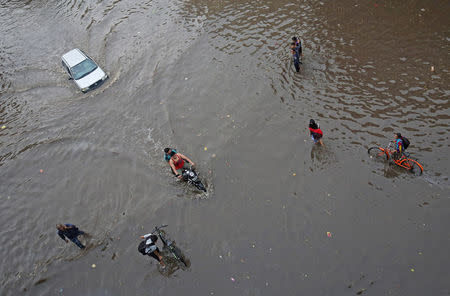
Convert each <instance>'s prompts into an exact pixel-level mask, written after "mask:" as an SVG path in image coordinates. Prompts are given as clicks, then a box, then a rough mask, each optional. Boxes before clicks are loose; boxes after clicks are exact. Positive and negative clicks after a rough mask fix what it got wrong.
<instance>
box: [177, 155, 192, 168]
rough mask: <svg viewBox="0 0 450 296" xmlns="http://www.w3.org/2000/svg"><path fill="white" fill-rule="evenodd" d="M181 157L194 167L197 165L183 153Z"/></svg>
mask: <svg viewBox="0 0 450 296" xmlns="http://www.w3.org/2000/svg"><path fill="white" fill-rule="evenodd" d="M178 154H179V155H180V157H181V158H183V159H184V160H187V162H189V163H190V164H191V165H192V166H195V163H194V162H193V161H192V160H190V159H189V158H188V157H187V156H186V155H183V154H181V153H178Z"/></svg>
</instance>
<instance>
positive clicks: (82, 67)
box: [70, 59, 97, 80]
mask: <svg viewBox="0 0 450 296" xmlns="http://www.w3.org/2000/svg"><path fill="white" fill-rule="evenodd" d="M95 69H97V65H96V64H95V63H94V61H93V60H91V59H86V60H84V61H82V62H81V63H79V64H77V65H75V66H73V67H72V69H70V70H71V72H72V75H73V79H75V80H78V79H81V78H83V77H84V76H86V75H88V74H89V73H91V72H92V71H94V70H95Z"/></svg>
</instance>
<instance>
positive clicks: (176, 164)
mask: <svg viewBox="0 0 450 296" xmlns="http://www.w3.org/2000/svg"><path fill="white" fill-rule="evenodd" d="M186 161H187V162H188V163H190V164H191V165H192V166H195V164H194V162H193V161H192V160H190V159H189V158H188V157H187V156H186V155H183V154H181V153H176V154H174V155H173V156H172V157H171V158H170V160H169V165H170V168H171V169H172V173H173V174H174V175H175V176H176V177H177V178H178V179H181V178H182V176H181V174H180V173H178V170H181V169H182V168H183V167H184V165H185V164H186Z"/></svg>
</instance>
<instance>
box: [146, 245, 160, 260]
mask: <svg viewBox="0 0 450 296" xmlns="http://www.w3.org/2000/svg"><path fill="white" fill-rule="evenodd" d="M155 251H158V253H159V248H156V250H155ZM155 251H153V252H151V253H150V254H148V255H149V256H150V257H153V258H155V259H156V261H158V262H160V261H161V260H159V257H158V256H157V255H156V254H155Z"/></svg>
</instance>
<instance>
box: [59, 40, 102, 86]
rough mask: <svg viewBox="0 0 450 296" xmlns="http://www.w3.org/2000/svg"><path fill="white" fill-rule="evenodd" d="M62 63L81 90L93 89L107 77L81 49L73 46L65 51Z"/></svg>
mask: <svg viewBox="0 0 450 296" xmlns="http://www.w3.org/2000/svg"><path fill="white" fill-rule="evenodd" d="M61 60H62V65H63V67H64V68H65V69H66V70H67V72H68V73H69V76H70V78H69V80H71V79H73V81H75V83H76V84H77V86H78V87H79V88H80V89H81V91H82V92H87V91H88V90H90V89H94V88H95V87H97V86H99V85H100V84H102V83H103V81H105V80H106V78H108V75H106V73H105V72H104V71H103V70H102V69H101V68H100V67H99V66H98V65H97V64H96V63H95V62H94V60H92V59H91V58H90V57H89V56H88V55H87V54H85V53H84V52H83V51H82V50H80V49H78V48H75V49H72V50H71V51H69V52H68V53H65V54H64V55H63V56H62V57H61Z"/></svg>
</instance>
